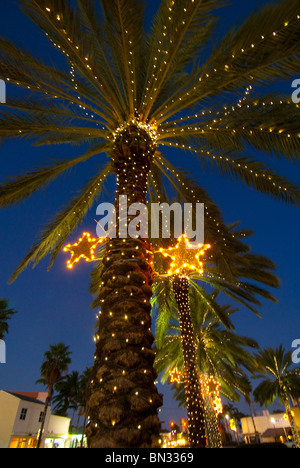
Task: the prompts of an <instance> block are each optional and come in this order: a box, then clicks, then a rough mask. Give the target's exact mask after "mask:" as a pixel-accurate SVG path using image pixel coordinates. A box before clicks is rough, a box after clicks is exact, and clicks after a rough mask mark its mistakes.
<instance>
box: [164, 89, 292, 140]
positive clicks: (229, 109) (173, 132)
mask: <svg viewBox="0 0 300 468" xmlns="http://www.w3.org/2000/svg"><path fill="white" fill-rule="evenodd" d="M251 88H252V87H251ZM247 89H248V88H247ZM246 99H247V98H243V100H246ZM243 100H241V99H240V100H239V101H238V103H237V104H236V105H227V106H224V107H223V109H224V114H223V115H222V116H220V117H219V118H215V119H214V120H213V122H209V123H206V122H199V124H198V126H192V124H191V125H190V126H187V125H184V126H182V125H181V127H177V123H182V122H184V121H185V120H186V119H193V118H199V117H201V116H204V115H208V114H212V111H210V110H209V111H202V112H201V111H200V112H199V113H198V114H195V115H194V116H188V117H186V118H182V119H180V120H178V121H174V122H168V125H170V127H166V125H167V122H166V123H165V124H164V125H161V126H160V135H159V137H158V140H159V143H160V144H162V145H164V144H166V143H164V142H163V141H161V140H163V139H164V138H172V137H177V136H180V135H192V134H193V133H199V132H200V131H201V133H203V134H205V133H207V130H213V131H219V130H221V131H225V130H228V131H231V132H233V133H235V132H236V130H235V129H232V128H229V127H227V126H226V127H220V128H219V127H216V126H215V125H216V124H218V123H220V122H222V120H223V118H224V117H227V116H229V115H231V114H232V113H234V112H235V111H237V110H238V108H239V109H242V108H244V107H247V108H248V109H249V108H250V107H251V106H252V107H256V106H257V105H258V101H255V102H252V103H251V104H249V103H247V102H244V103H243V102H242V101H243ZM278 103H279V104H287V105H293V106H295V104H294V103H292V102H291V101H289V100H288V101H286V102H283V101H282V100H280V101H279V102H278ZM267 104H268V105H270V106H273V105H274V102H273V101H270V102H268V103H265V102H262V106H263V107H265V106H266V105H267ZM296 107H298V108H299V105H298V104H296ZM217 115H220V111H218V112H216V116H217ZM193 125H195V124H193ZM240 129H242V130H247V131H249V133H250V134H252V133H253V131H260V132H262V131H265V132H267V133H272V132H274V131H275V130H274V128H263V127H261V126H260V127H256V128H255V127H252V128H250V130H248V129H246V127H245V126H243V127H240ZM240 129H239V130H240ZM277 132H278V134H282V133H284V136H287V137H289V138H290V137H291V136H292V135H291V134H290V133H285V132H288V130H284V129H279V130H278V131H277ZM293 136H297V137H298V138H299V137H300V133H297V135H293ZM167 144H168V143H167ZM177 146H178V145H177ZM182 146H183V148H188V149H191V147H189V146H185V145H182Z"/></svg>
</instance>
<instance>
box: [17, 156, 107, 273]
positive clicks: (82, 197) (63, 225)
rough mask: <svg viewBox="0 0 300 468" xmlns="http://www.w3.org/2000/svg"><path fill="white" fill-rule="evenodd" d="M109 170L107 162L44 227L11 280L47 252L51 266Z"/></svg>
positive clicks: (95, 196)
mask: <svg viewBox="0 0 300 468" xmlns="http://www.w3.org/2000/svg"><path fill="white" fill-rule="evenodd" d="M109 171H110V164H107V165H106V167H105V168H104V169H102V170H101V171H100V172H99V174H97V176H96V177H93V179H92V180H91V181H90V182H89V183H88V184H87V185H86V187H85V188H84V189H83V190H82V191H81V192H80V194H79V195H78V196H76V197H75V198H74V199H73V200H71V202H70V203H69V204H68V205H67V206H66V207H65V208H63V209H62V210H61V211H60V212H59V213H58V214H57V215H56V216H55V218H54V219H53V220H52V221H51V222H50V223H49V224H48V225H47V226H46V227H45V229H44V230H43V232H42V234H41V236H40V239H38V241H37V242H36V243H35V244H34V245H33V247H32V248H31V250H30V252H29V253H28V254H27V255H26V257H25V258H24V259H23V260H22V262H21V263H20V265H19V266H18V268H17V269H16V271H15V272H14V273H13V275H12V276H11V279H10V281H11V282H12V281H14V280H15V279H16V278H17V277H18V276H19V275H20V273H21V272H22V271H23V270H24V269H25V268H26V267H27V266H28V265H29V264H30V263H33V266H36V265H37V264H38V262H39V261H40V260H41V259H42V258H44V257H45V256H46V255H48V254H49V253H51V260H50V264H49V268H50V267H51V266H52V264H53V262H54V260H55V258H56V257H57V255H58V254H59V252H60V250H61V248H62V246H63V244H64V243H65V241H66V239H67V238H68V236H69V235H70V233H71V232H72V231H73V230H74V229H75V228H76V226H77V225H78V224H79V223H81V222H82V220H83V218H84V216H85V215H86V213H87V212H88V210H89V209H90V208H91V206H92V205H93V203H94V201H95V199H96V198H97V197H98V196H99V195H100V193H101V189H102V186H103V181H104V179H105V178H106V176H107V174H108V173H109Z"/></svg>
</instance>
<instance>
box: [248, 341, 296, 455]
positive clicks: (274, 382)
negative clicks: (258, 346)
mask: <svg viewBox="0 0 300 468" xmlns="http://www.w3.org/2000/svg"><path fill="white" fill-rule="evenodd" d="M255 358H256V359H257V367H258V369H259V370H260V373H258V375H257V378H262V379H263V380H262V382H261V383H260V384H259V385H258V386H257V387H256V388H255V390H254V392H253V395H254V398H255V401H257V402H258V403H259V404H260V405H261V406H262V405H266V406H269V405H270V404H272V403H273V401H274V400H275V398H276V397H278V398H279V401H280V402H281V403H283V405H284V407H285V411H286V414H287V416H288V419H289V422H290V425H291V430H292V434H293V438H294V441H295V444H296V447H297V448H300V436H299V432H298V429H297V426H296V423H295V420H294V417H293V414H292V410H291V405H290V401H289V400H290V398H293V397H295V398H299V395H300V373H299V372H300V369H299V368H294V369H291V366H292V357H291V352H290V351H288V352H285V350H284V348H283V346H282V345H280V346H278V347H277V348H276V349H273V348H271V347H270V348H267V349H263V350H260V351H259V353H258V354H256V355H255Z"/></svg>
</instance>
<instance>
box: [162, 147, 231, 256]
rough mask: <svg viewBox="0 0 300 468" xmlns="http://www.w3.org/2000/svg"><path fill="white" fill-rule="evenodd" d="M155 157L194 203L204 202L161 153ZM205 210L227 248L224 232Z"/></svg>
mask: <svg viewBox="0 0 300 468" xmlns="http://www.w3.org/2000/svg"><path fill="white" fill-rule="evenodd" d="M192 151H196V150H192ZM155 156H156V158H157V159H158V160H159V162H160V164H161V165H162V166H163V167H164V168H165V169H166V171H168V172H169V173H170V174H171V175H172V176H176V178H177V180H178V181H179V182H180V184H181V186H182V188H183V190H185V191H188V193H189V195H190V194H192V198H193V199H194V202H195V203H202V200H199V199H198V198H197V197H196V195H195V194H194V190H191V189H190V188H189V187H187V186H186V184H185V182H184V181H183V180H182V179H181V177H180V174H179V173H178V172H177V171H176V170H175V169H170V168H169V166H168V165H167V164H166V162H165V161H164V159H163V158H162V157H161V156H160V153H158V152H156V153H155ZM205 210H206V211H205V213H206V215H207V216H208V218H209V219H210V220H211V221H212V222H213V223H214V224H215V226H216V228H217V232H218V233H219V234H221V236H223V237H222V239H223V242H224V246H226V245H227V244H226V238H225V235H224V232H223V231H221V230H220V229H219V227H220V224H219V222H218V221H217V220H216V219H215V218H213V217H212V216H211V215H210V213H209V211H208V209H207V207H205ZM227 235H228V234H227ZM229 235H230V234H229ZM231 237H234V235H233V234H232V235H231ZM221 255H223V252H221Z"/></svg>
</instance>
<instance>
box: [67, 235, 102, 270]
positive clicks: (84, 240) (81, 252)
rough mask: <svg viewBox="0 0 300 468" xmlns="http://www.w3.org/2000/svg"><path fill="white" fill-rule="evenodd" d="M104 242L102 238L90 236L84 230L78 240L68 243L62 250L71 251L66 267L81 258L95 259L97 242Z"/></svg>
mask: <svg viewBox="0 0 300 468" xmlns="http://www.w3.org/2000/svg"><path fill="white" fill-rule="evenodd" d="M102 242H104V238H102V237H100V238H98V239H96V238H94V237H91V235H90V234H89V233H88V232H84V233H83V234H82V236H81V237H80V239H79V240H78V242H76V243H75V244H72V245H71V244H68V245H66V247H64V249H63V251H64V252H71V258H70V260H68V261H67V267H68V268H70V269H71V268H73V266H74V263H78V262H79V261H80V259H81V258H83V259H84V260H85V261H86V262H92V261H94V260H95V249H96V247H97V245H98V244H101V243H102Z"/></svg>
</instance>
